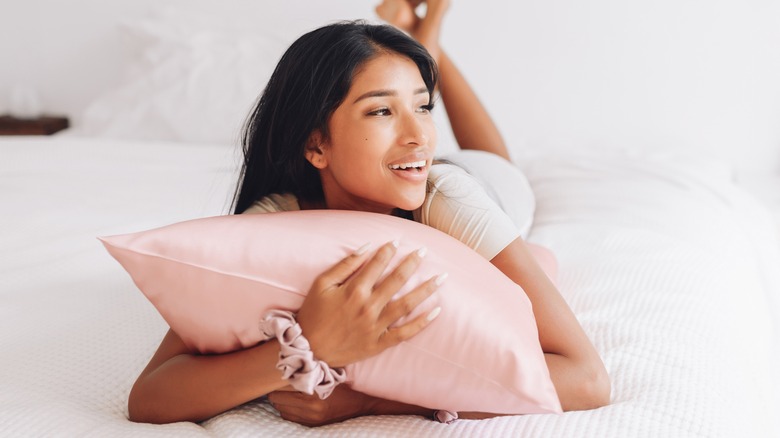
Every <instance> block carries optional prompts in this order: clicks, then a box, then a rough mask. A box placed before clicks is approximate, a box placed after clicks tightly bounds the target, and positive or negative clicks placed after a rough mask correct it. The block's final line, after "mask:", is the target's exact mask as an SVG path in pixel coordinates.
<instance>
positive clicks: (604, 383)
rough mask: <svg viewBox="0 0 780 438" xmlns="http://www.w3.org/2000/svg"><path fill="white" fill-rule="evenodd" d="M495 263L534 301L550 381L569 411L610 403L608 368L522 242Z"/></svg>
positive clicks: (512, 247)
mask: <svg viewBox="0 0 780 438" xmlns="http://www.w3.org/2000/svg"><path fill="white" fill-rule="evenodd" d="M491 262H492V263H493V264H494V265H495V266H496V267H497V268H499V269H500V270H501V272H503V273H504V274H506V276H507V277H509V278H511V279H512V280H513V281H514V282H515V283H517V284H519V285H520V286H521V287H522V288H523V290H524V291H525V292H526V294H527V295H528V298H529V299H530V300H531V304H532V305H533V309H534V316H535V318H536V325H537V327H538V330H539V342H540V344H541V346H542V350H543V351H544V352H545V359H546V360H547V367H548V368H549V370H550V377H551V379H552V382H553V384H554V385H555V389H556V391H557V393H558V398H559V399H560V400H561V405H562V407H563V409H564V410H565V411H572V410H583V409H594V408H597V407H601V406H605V405H606V404H608V403H609V398H610V382H609V376H608V375H607V371H606V368H605V367H604V363H603V362H602V360H601V358H600V357H599V355H598V352H597V351H596V349H595V348H594V347H593V344H592V343H591V341H590V339H588V336H587V335H586V334H585V331H584V330H583V329H582V326H580V324H579V322H578V321H577V318H576V317H575V316H574V313H573V312H572V311H571V309H570V308H569V306H568V304H567V303H566V301H565V300H564V299H563V297H562V296H561V294H560V292H558V289H557V288H556V287H555V285H553V283H552V281H550V279H549V278H548V277H547V275H546V274H545V273H544V271H543V270H542V268H541V267H540V266H539V263H537V262H536V259H535V258H534V256H533V255H532V253H531V251H530V250H529V248H528V245H527V244H526V243H525V242H524V241H523V240H522V239H521V238H518V239H516V240H515V241H514V242H512V243H511V244H509V246H507V247H506V248H505V249H504V250H503V251H501V252H500V253H499V254H498V255H497V256H496V257H494V258H493V260H491Z"/></svg>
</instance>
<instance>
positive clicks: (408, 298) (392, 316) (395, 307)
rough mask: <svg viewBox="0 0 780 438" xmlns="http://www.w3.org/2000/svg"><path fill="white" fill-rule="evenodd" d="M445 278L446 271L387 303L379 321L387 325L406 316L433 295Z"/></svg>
mask: <svg viewBox="0 0 780 438" xmlns="http://www.w3.org/2000/svg"><path fill="white" fill-rule="evenodd" d="M446 278H447V274H446V273H444V274H441V275H437V276H436V277H433V278H431V279H429V280H428V281H426V282H424V283H423V284H421V285H419V286H417V287H416V288H414V289H413V290H412V291H411V292H409V293H408V294H406V295H404V296H403V297H401V298H399V299H397V300H395V301H391V302H390V303H387V305H386V306H385V308H384V309H383V310H382V312H381V313H380V315H379V323H380V324H383V325H384V326H386V327H389V326H391V325H393V324H394V323H395V322H396V321H398V320H399V319H401V318H403V317H405V316H408V315H409V314H410V313H412V312H413V311H414V310H415V309H416V308H417V306H419V305H420V303H422V302H423V301H425V300H426V299H427V298H428V297H430V296H431V295H433V294H434V292H436V290H437V289H438V288H439V286H441V285H442V284H443V283H444V280H445V279H446Z"/></svg>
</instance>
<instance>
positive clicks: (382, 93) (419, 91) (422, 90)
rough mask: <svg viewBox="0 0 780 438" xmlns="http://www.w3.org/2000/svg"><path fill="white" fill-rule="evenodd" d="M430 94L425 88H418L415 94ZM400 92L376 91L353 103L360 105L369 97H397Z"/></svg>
mask: <svg viewBox="0 0 780 438" xmlns="http://www.w3.org/2000/svg"><path fill="white" fill-rule="evenodd" d="M423 93H425V94H428V89H427V88H425V87H422V88H418V89H416V90H414V94H415V95H416V94H423ZM397 95H398V92H397V91H395V90H374V91H369V92H368V93H363V94H361V95H360V96H359V97H358V98H357V99H355V101H354V102H352V103H358V102H360V101H361V100H363V99H368V98H369V97H385V96H397Z"/></svg>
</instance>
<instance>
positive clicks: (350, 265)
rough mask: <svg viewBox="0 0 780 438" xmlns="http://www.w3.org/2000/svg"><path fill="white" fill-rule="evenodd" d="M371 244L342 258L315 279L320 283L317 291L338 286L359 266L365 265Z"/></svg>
mask: <svg viewBox="0 0 780 438" xmlns="http://www.w3.org/2000/svg"><path fill="white" fill-rule="evenodd" d="M370 248H371V244H370V243H367V244H365V245H363V246H361V247H360V248H358V249H357V250H355V251H354V252H353V253H352V254H350V255H348V256H346V257H344V258H343V259H341V260H340V261H339V262H337V263H336V264H335V265H333V266H331V267H330V268H329V269H328V270H326V271H325V272H323V273H322V274H320V275H319V277H317V280H316V281H317V282H320V285H319V286H320V288H319V290H326V289H328V288H330V287H333V286H337V285H340V284H342V283H344V282H345V281H347V279H348V278H349V277H350V276H352V274H354V273H355V271H357V270H358V269H360V267H361V266H363V263H365V261H366V259H367V258H368V256H369V251H368V250H369V249H370Z"/></svg>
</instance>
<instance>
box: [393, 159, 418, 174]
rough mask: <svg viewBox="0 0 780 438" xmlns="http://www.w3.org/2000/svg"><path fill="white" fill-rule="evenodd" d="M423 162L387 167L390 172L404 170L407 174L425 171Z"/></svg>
mask: <svg viewBox="0 0 780 438" xmlns="http://www.w3.org/2000/svg"><path fill="white" fill-rule="evenodd" d="M425 164H426V161H425V160H420V161H411V162H409V163H401V164H391V165H390V166H388V167H389V168H390V170H405V171H407V172H414V171H417V172H419V171H422V170H423V169H425Z"/></svg>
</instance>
